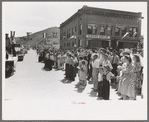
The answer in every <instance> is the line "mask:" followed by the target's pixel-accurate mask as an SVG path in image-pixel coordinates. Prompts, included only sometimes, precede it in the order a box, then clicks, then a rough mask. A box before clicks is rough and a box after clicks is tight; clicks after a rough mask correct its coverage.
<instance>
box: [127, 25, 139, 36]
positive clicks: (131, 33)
mask: <svg viewBox="0 0 149 122" xmlns="http://www.w3.org/2000/svg"><path fill="white" fill-rule="evenodd" d="M137 33H138V30H137V28H136V27H130V28H129V37H137Z"/></svg>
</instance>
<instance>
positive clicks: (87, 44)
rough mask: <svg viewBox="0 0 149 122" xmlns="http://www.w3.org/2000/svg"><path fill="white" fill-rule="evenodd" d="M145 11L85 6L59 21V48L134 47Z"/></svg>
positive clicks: (138, 37) (139, 33)
mask: <svg viewBox="0 0 149 122" xmlns="http://www.w3.org/2000/svg"><path fill="white" fill-rule="evenodd" d="M141 19H142V13H141V12H138V13H135V12H126V11H118V10H109V9H101V8H93V7H88V6H83V7H82V8H81V9H79V10H78V11H77V12H76V13H75V14H74V15H72V16H71V17H70V18H69V19H67V20H66V21H65V22H63V23H62V24H61V25H60V48H61V49H72V48H75V47H83V48H93V47H94V48H99V47H104V48H107V47H112V48H116V49H117V48H118V49H120V48H135V47H136V46H137V43H138V42H139V40H140V36H141Z"/></svg>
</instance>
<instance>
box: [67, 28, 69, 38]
mask: <svg viewBox="0 0 149 122" xmlns="http://www.w3.org/2000/svg"><path fill="white" fill-rule="evenodd" d="M67 38H70V30H68V31H67Z"/></svg>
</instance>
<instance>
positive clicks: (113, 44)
mask: <svg viewBox="0 0 149 122" xmlns="http://www.w3.org/2000/svg"><path fill="white" fill-rule="evenodd" d="M111 47H112V48H113V49H116V48H117V41H115V40H112V41H111Z"/></svg>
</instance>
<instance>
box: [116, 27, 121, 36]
mask: <svg viewBox="0 0 149 122" xmlns="http://www.w3.org/2000/svg"><path fill="white" fill-rule="evenodd" d="M115 36H120V28H119V27H115Z"/></svg>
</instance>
